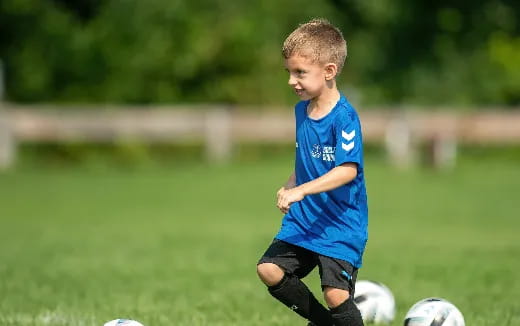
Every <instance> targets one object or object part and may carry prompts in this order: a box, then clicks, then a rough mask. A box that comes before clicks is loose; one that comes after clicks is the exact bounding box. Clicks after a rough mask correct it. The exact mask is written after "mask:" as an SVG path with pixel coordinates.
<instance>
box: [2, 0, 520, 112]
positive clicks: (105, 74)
mask: <svg viewBox="0 0 520 326" xmlns="http://www.w3.org/2000/svg"><path fill="white" fill-rule="evenodd" d="M519 9H520V2H518V1H516V0H480V1H447V0H439V1H416V0H317V1H307V2H302V1H296V0H263V1H229V0H198V1H184V0H147V1H138V0H111V1H109V0H53V1H52V0H2V1H1V2H0V59H2V61H3V66H4V70H5V84H6V99H7V100H9V101H15V102H42V101H43V102H89V103H145V104H146V103H191V102H220V103H230V104H261V105H278V104H281V105H287V104H291V103H293V102H294V101H295V97H294V95H293V94H292V92H291V90H290V89H289V88H288V87H285V85H286V79H287V76H286V73H285V71H284V69H283V62H282V59H281V55H280V48H281V43H282V42H283V40H284V38H285V37H286V36H287V35H288V34H289V33H290V32H291V30H292V29H294V28H295V27H296V26H297V25H298V24H299V23H302V22H304V21H306V20H309V19H310V18H313V17H326V18H328V19H329V20H330V21H331V22H332V23H334V24H335V25H337V26H338V27H340V28H341V29H342V31H343V33H344V35H345V37H346V39H347V42H348V46H349V57H348V59H347V65H346V69H345V71H344V73H343V74H342V76H340V86H341V89H342V90H343V91H344V92H345V93H347V95H348V96H349V97H351V98H352V99H353V100H354V101H355V102H357V103H362V104H365V105H385V106H387V105H403V104H406V105H437V106H442V105H449V106H456V107H484V106H494V105H497V106H509V107H513V106H515V105H518V104H520V33H519V29H520V13H519Z"/></svg>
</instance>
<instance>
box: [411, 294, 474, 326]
mask: <svg viewBox="0 0 520 326" xmlns="http://www.w3.org/2000/svg"><path fill="white" fill-rule="evenodd" d="M431 325H434V326H464V317H463V316H462V314H461V313H460V311H459V309H457V307H455V306H454V305H453V304H452V303H450V302H449V301H446V300H444V299H441V298H427V299H423V300H421V301H419V302H417V303H416V304H414V305H413V306H412V307H411V308H410V310H408V313H407V314H406V317H404V326H431Z"/></svg>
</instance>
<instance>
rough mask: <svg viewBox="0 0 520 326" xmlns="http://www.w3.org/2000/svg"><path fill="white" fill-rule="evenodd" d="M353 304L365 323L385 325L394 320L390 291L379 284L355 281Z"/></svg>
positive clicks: (393, 303) (392, 299)
mask: <svg viewBox="0 0 520 326" xmlns="http://www.w3.org/2000/svg"><path fill="white" fill-rule="evenodd" d="M354 302H355V303H356V306H357V307H358V309H359V311H360V312H361V317H363V321H364V322H365V323H376V324H387V323H391V322H392V321H393V320H394V318H395V300H394V296H393V295H392V291H390V289H389V288H387V287H386V286H385V285H384V284H381V283H379V282H374V281H365V280H359V281H357V282H356V289H355V291H354Z"/></svg>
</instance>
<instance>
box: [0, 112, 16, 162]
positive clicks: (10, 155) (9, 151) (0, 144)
mask: <svg viewBox="0 0 520 326" xmlns="http://www.w3.org/2000/svg"><path fill="white" fill-rule="evenodd" d="M15 157H16V141H15V138H14V135H13V133H12V129H11V126H10V124H9V120H8V117H7V115H6V114H5V112H4V111H3V110H2V108H1V104H0V170H5V169H7V168H9V167H10V166H11V165H13V163H14V161H15Z"/></svg>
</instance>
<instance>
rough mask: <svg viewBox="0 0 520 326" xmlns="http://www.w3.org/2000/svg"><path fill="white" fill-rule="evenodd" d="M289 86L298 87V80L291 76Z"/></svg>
mask: <svg viewBox="0 0 520 326" xmlns="http://www.w3.org/2000/svg"><path fill="white" fill-rule="evenodd" d="M288 84H289V85H290V86H296V78H294V77H293V76H289V82H288Z"/></svg>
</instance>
